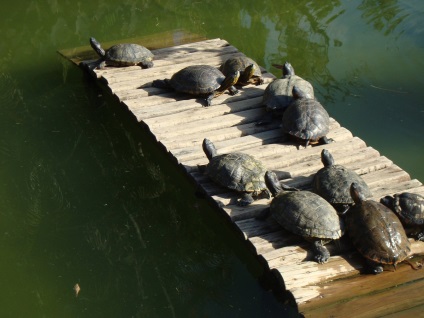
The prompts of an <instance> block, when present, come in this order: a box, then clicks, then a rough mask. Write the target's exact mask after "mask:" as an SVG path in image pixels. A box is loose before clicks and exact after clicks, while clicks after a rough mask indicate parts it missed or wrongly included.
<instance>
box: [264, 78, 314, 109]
mask: <svg viewBox="0 0 424 318" xmlns="http://www.w3.org/2000/svg"><path fill="white" fill-rule="evenodd" d="M295 85H296V86H297V87H299V88H300V89H301V90H302V91H303V92H304V93H305V94H306V96H307V97H308V98H312V99H313V98H314V88H313V87H312V84H311V83H309V82H308V81H306V80H304V79H303V78H301V77H300V76H297V75H288V76H286V77H284V78H279V79H276V80H274V81H272V82H271V83H270V84H269V85H268V86H267V87H266V89H265V91H264V95H263V99H262V104H263V105H264V106H265V107H266V109H267V111H272V112H274V113H275V114H276V115H282V114H283V112H284V111H285V110H286V109H287V107H288V106H289V105H290V104H291V103H292V102H293V101H294V99H293V93H292V91H293V87H294V86H295Z"/></svg>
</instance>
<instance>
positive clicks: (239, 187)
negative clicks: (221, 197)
mask: <svg viewBox="0 0 424 318" xmlns="http://www.w3.org/2000/svg"><path fill="white" fill-rule="evenodd" d="M265 172H266V169H265V167H264V166H263V165H262V163H261V162H260V161H259V160H256V159H255V158H254V157H252V156H250V155H248V154H244V153H238V152H233V153H228V154H223V155H217V156H214V157H213V158H211V159H210V161H209V163H208V165H207V168H206V173H207V174H208V176H209V177H210V178H211V179H212V180H213V181H215V182H216V183H218V184H220V185H222V186H224V187H227V188H229V189H231V190H235V191H239V192H253V193H259V192H262V191H264V190H266V189H267V187H266V184H265V180H264V175H265Z"/></svg>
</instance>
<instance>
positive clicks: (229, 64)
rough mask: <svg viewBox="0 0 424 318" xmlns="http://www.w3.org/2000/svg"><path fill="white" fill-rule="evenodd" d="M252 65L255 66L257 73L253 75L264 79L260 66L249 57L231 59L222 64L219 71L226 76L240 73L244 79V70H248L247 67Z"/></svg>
mask: <svg viewBox="0 0 424 318" xmlns="http://www.w3.org/2000/svg"><path fill="white" fill-rule="evenodd" d="M252 64H254V65H255V72H254V73H253V76H254V77H261V78H262V72H261V69H260V67H259V65H258V64H257V63H256V62H255V61H254V60H252V59H251V58H250V57H247V56H236V57H230V58H229V59H227V60H226V61H225V62H224V63H222V64H221V67H220V68H219V69H220V71H221V72H222V73H223V74H224V75H225V76H227V75H228V74H232V73H234V72H236V71H239V72H240V78H243V75H244V70H245V69H246V67H248V66H250V65H252Z"/></svg>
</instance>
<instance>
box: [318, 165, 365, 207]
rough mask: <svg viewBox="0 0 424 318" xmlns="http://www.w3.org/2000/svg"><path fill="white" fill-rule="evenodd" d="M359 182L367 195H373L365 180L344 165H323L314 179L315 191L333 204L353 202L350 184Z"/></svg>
mask: <svg viewBox="0 0 424 318" xmlns="http://www.w3.org/2000/svg"><path fill="white" fill-rule="evenodd" d="M353 182H355V183H356V184H358V185H359V186H360V187H361V189H362V193H363V194H364V195H365V197H367V198H369V197H371V196H372V195H371V191H370V190H369V188H368V185H367V184H366V183H365V181H364V180H363V179H362V178H361V177H360V176H359V175H358V174H357V173H356V172H355V171H352V170H350V169H348V168H346V167H344V166H342V165H331V166H327V167H323V168H321V169H320V170H318V172H317V173H316V174H315V176H314V179H313V181H312V187H313V189H314V192H315V193H317V194H319V195H320V196H321V197H323V198H324V199H326V200H327V201H328V202H330V203H331V204H353V203H354V202H353V199H352V196H351V195H350V185H351V184H352V183H353Z"/></svg>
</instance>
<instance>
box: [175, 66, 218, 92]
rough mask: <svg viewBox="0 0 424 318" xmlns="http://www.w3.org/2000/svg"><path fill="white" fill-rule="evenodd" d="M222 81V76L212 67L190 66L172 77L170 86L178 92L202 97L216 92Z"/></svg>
mask: <svg viewBox="0 0 424 318" xmlns="http://www.w3.org/2000/svg"><path fill="white" fill-rule="evenodd" d="M224 80H225V76H224V74H222V72H221V71H220V70H218V69H217V68H215V67H213V66H209V65H192V66H188V67H185V68H183V69H181V70H179V71H178V72H176V73H175V74H174V75H172V77H171V80H170V85H171V86H172V87H173V88H174V89H175V90H177V91H179V92H184V93H189V94H193V95H203V94H209V93H212V92H214V91H215V90H217V89H218V88H219V87H220V86H221V84H222V82H223V81H224Z"/></svg>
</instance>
